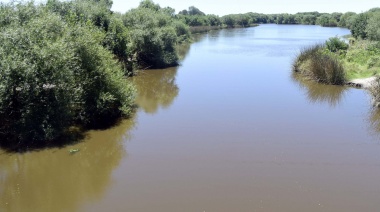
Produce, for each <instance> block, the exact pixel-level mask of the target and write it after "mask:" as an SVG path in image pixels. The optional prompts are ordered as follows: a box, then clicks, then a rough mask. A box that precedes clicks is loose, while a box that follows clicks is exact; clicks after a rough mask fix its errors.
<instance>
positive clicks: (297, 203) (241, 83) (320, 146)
mask: <svg viewBox="0 0 380 212" xmlns="http://www.w3.org/2000/svg"><path fill="white" fill-rule="evenodd" d="M345 34H349V31H348V30H346V29H340V28H322V27H318V26H287V25H281V26H278V25H262V26H259V27H255V28H247V29H231V30H221V31H215V32H210V33H208V34H206V35H201V36H200V37H199V38H198V40H197V41H196V42H195V43H193V44H192V45H191V46H188V47H187V48H184V49H182V50H181V52H182V53H183V60H182V62H181V66H179V67H176V68H170V69H165V70H147V71H142V72H140V74H139V76H138V77H135V78H134V79H132V81H133V83H134V84H135V85H136V87H137V91H138V96H137V100H136V101H137V103H138V104H139V106H140V107H139V110H138V112H137V114H136V115H135V116H134V117H132V118H131V119H129V120H125V121H123V122H122V123H120V125H118V126H116V127H113V128H112V129H108V130H104V131H90V132H88V133H87V137H86V139H85V140H83V142H81V143H79V144H76V145H74V146H68V147H65V148H62V149H48V150H42V151H38V152H29V153H24V154H8V153H4V152H0V211H10V212H16V211H17V212H18V211H20V212H23V211H38V212H45V211H46V212H51V211H57V212H60V211H91V212H93V211H131V212H135V211H136V212H149V211H155V212H160V211H165V212H171V211H173V212H175V211H183V212H187V211H188V212H196V211H199V212H204V211H206V212H212V211H215V212H224V211H225V212H227V211H228V212H229V211H243V212H245V211H250V212H251V211H267V212H272V211H281V212H284V211H289V212H298V211H299V212H305V211H308V212H313V211H334V212H336V211H345V212H350V211H352V212H357V211H378V210H379V208H380V201H379V198H380V183H379V180H380V142H379V134H380V133H379V132H380V121H379V120H380V114H379V113H378V112H377V111H374V110H372V109H371V103H370V97H369V96H368V94H367V93H366V92H365V91H363V90H358V89H352V88H343V87H336V86H325V85H318V84H315V83H312V82H310V81H305V80H302V79H300V78H299V77H297V76H294V75H292V73H291V70H290V69H291V61H292V59H293V57H294V55H295V54H296V52H297V51H298V50H299V49H300V48H302V47H303V46H307V45H311V44H313V43H315V42H323V41H324V40H326V39H327V38H329V37H332V36H336V35H338V36H339V35H345ZM70 149H78V150H79V151H78V152H76V153H70V152H69V151H70Z"/></svg>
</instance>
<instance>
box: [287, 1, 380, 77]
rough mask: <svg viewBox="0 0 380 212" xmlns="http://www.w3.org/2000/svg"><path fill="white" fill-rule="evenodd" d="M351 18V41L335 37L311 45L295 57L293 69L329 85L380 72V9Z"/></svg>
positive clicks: (353, 15) (349, 21) (348, 23)
mask: <svg viewBox="0 0 380 212" xmlns="http://www.w3.org/2000/svg"><path fill="white" fill-rule="evenodd" d="M345 19H347V18H345ZM347 20H348V21H347ZM347 20H346V21H345V22H346V23H347V25H348V26H349V29H350V30H351V33H352V37H351V38H349V44H348V43H347V42H345V41H344V40H342V39H340V38H337V37H334V38H330V39H329V40H328V41H326V42H325V44H316V45H315V46H312V47H307V48H305V49H303V50H301V51H300V54H299V55H298V56H297V58H296V59H295V61H294V63H293V70H294V71H295V72H300V73H302V74H303V75H306V76H308V77H310V78H313V79H314V80H316V81H319V82H322V83H327V84H344V82H345V81H347V80H351V79H356V78H365V77H370V76H374V75H377V74H379V73H380V31H379V29H380V9H378V8H375V9H371V10H369V11H368V12H365V13H361V14H358V15H355V14H352V15H351V16H350V18H349V19H347Z"/></svg>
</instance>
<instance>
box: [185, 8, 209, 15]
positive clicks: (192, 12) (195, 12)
mask: <svg viewBox="0 0 380 212" xmlns="http://www.w3.org/2000/svg"><path fill="white" fill-rule="evenodd" d="M188 14H189V15H202V16H204V15H205V14H204V13H203V12H202V11H200V10H199V9H198V8H196V7H194V6H191V7H189V11H188Z"/></svg>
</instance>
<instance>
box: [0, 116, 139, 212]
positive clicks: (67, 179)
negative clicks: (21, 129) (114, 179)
mask: <svg viewBox="0 0 380 212" xmlns="http://www.w3.org/2000/svg"><path fill="white" fill-rule="evenodd" d="M134 125H135V121H134V119H133V118H131V119H129V120H124V121H123V122H122V123H121V124H120V125H118V126H117V127H114V128H112V129H109V130H104V131H90V132H89V133H88V134H87V137H88V138H87V139H86V142H81V143H80V144H77V145H75V146H71V147H67V148H62V149H53V150H52V149H49V150H43V151H40V152H30V153H25V154H6V153H4V152H0V211H11V212H12V211H39V212H44V211H46V212H51V211H77V210H78V207H80V206H81V205H82V204H83V202H87V201H99V200H100V199H101V198H102V195H103V194H104V192H105V191H106V189H107V188H108V187H109V184H110V183H111V174H112V171H113V170H114V169H115V168H116V167H117V166H118V165H119V163H120V161H121V160H122V158H123V157H125V156H126V151H125V148H124V147H123V143H124V142H123V141H125V140H129V139H130V134H129V133H128V131H130V130H131V129H132V128H133V126H134ZM70 149H79V152H77V153H73V154H71V153H70V152H69V150H70Z"/></svg>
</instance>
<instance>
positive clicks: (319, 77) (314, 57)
mask: <svg viewBox="0 0 380 212" xmlns="http://www.w3.org/2000/svg"><path fill="white" fill-rule="evenodd" d="M293 71H294V72H299V73H301V74H303V75H305V76H307V77H310V78H311V79H313V80H315V81H317V82H320V83H325V84H333V85H342V84H344V82H345V78H346V75H345V71H344V68H343V65H342V64H341V62H340V61H339V60H338V59H337V58H336V56H334V55H333V54H331V53H327V52H326V48H325V45H322V44H316V45H314V46H310V47H306V48H304V49H302V50H301V52H300V53H299V55H298V56H297V57H296V59H295V60H294V62H293Z"/></svg>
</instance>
